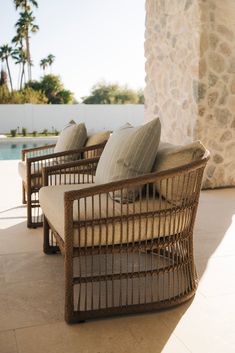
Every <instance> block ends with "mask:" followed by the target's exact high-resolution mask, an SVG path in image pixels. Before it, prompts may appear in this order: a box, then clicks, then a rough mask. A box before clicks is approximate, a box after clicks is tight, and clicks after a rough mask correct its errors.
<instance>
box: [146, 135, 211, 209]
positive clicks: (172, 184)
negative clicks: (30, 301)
mask: <svg viewBox="0 0 235 353" xmlns="http://www.w3.org/2000/svg"><path fill="white" fill-rule="evenodd" d="M205 152H206V148H205V147H204V146H203V144H202V143H201V142H200V141H195V142H192V143H189V144H187V145H184V146H181V145H173V144H170V143H166V142H160V144H159V148H158V152H157V156H156V159H155V162H154V165H153V169H152V171H153V172H159V173H160V172H162V171H165V170H169V169H172V168H177V167H181V166H184V165H186V164H189V163H192V162H194V161H197V160H198V159H200V158H202V157H203V156H204V154H205ZM195 181H196V180H195V175H193V176H191V175H190V173H189V174H187V175H179V176H176V177H175V178H174V180H172V179H169V180H168V182H167V181H166V180H164V181H163V182H162V183H161V184H160V182H157V183H156V190H157V191H158V192H159V193H160V194H161V196H162V197H164V198H166V199H167V200H168V201H169V202H172V203H175V204H177V203H179V202H181V201H182V198H184V197H186V196H187V193H189V194H191V193H192V192H193V189H194V186H195V185H196V184H195Z"/></svg>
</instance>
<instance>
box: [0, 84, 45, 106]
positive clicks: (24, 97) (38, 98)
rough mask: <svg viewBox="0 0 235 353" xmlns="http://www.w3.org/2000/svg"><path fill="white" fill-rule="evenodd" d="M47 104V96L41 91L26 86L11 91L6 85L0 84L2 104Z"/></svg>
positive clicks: (0, 101) (0, 102)
mask: <svg viewBox="0 0 235 353" xmlns="http://www.w3.org/2000/svg"><path fill="white" fill-rule="evenodd" d="M25 103H31V104H47V103H48V100H47V97H46V96H45V95H44V94H43V93H42V92H40V91H35V90H33V89H32V88H30V87H28V88H24V89H22V90H19V91H13V92H11V93H10V92H9V90H8V88H7V86H6V85H2V86H0V104H25Z"/></svg>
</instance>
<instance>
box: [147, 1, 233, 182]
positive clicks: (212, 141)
mask: <svg viewBox="0 0 235 353" xmlns="http://www.w3.org/2000/svg"><path fill="white" fill-rule="evenodd" d="M145 53H146V59H147V61H146V83H147V85H146V89H145V100H146V114H145V119H146V120H147V121H148V120H151V119H153V118H154V117H156V116H160V118H161V120H162V139H163V140H165V141H169V142H172V143H181V144H184V143H187V142H190V141H193V140H195V139H200V140H201V141H202V142H203V143H204V144H205V145H206V146H207V148H208V149H209V150H210V152H211V160H210V162H209V165H208V167H207V170H206V173H205V181H204V186H205V187H220V186H228V185H235V1H234V0H223V1H221V0H146V40H145Z"/></svg>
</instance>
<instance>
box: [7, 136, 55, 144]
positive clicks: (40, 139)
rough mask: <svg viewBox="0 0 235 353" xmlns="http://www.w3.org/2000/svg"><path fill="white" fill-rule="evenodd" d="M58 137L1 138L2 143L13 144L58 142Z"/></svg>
mask: <svg viewBox="0 0 235 353" xmlns="http://www.w3.org/2000/svg"><path fill="white" fill-rule="evenodd" d="M57 139H58V136H36V137H34V136H24V137H23V136H20V137H6V138H0V143H7V142H8V143H12V142H26V141H27V142H30V141H34V142H36V141H44V140H46V141H50V140H51V141H57Z"/></svg>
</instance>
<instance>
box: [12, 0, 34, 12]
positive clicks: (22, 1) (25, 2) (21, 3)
mask: <svg viewBox="0 0 235 353" xmlns="http://www.w3.org/2000/svg"><path fill="white" fill-rule="evenodd" d="M14 3H15V7H16V10H17V9H18V8H19V7H20V8H22V9H23V10H25V11H28V10H30V9H31V6H30V4H32V5H33V6H34V7H38V3H37V1H36V0H14Z"/></svg>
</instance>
